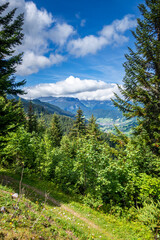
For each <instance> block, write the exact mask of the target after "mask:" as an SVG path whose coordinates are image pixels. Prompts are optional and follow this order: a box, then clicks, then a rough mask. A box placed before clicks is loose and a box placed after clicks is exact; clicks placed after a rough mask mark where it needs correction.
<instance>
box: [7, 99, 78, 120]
mask: <svg viewBox="0 0 160 240" xmlns="http://www.w3.org/2000/svg"><path fill="white" fill-rule="evenodd" d="M7 98H8V99H14V98H15V99H17V100H19V97H15V96H12V95H8V96H7ZM20 99H21V101H22V105H23V107H24V110H25V111H26V112H27V111H28V106H29V103H30V100H26V99H24V98H20ZM31 102H32V104H33V108H34V111H35V112H36V113H37V114H38V115H39V114H40V113H44V114H54V113H56V114H58V115H63V116H67V117H71V118H74V116H75V115H74V114H72V113H71V112H68V111H64V110H63V109H61V108H59V107H58V106H56V105H53V104H50V103H47V102H41V101H40V100H38V99H34V100H32V101H31Z"/></svg>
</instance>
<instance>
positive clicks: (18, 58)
mask: <svg viewBox="0 0 160 240" xmlns="http://www.w3.org/2000/svg"><path fill="white" fill-rule="evenodd" d="M8 6H9V3H5V4H3V5H0V95H1V96H5V95H6V94H14V95H17V94H18V93H20V94H22V93H24V92H23V91H22V90H21V89H20V87H21V86H23V85H24V84H25V80H23V81H19V82H16V81H15V76H14V73H15V72H16V67H17V65H19V64H21V62H22V53H20V54H17V55H16V54H14V53H15V50H16V49H15V47H16V46H18V45H20V44H21V43H22V39H23V33H22V25H23V19H24V16H23V14H20V15H19V16H17V17H15V12H16V8H15V9H13V10H11V11H9V12H8V11H7V10H8ZM6 11H7V13H6Z"/></svg>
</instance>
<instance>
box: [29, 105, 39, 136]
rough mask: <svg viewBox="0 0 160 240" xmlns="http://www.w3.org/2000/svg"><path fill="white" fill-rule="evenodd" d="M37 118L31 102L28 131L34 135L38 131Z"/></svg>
mask: <svg viewBox="0 0 160 240" xmlns="http://www.w3.org/2000/svg"><path fill="white" fill-rule="evenodd" d="M37 125H38V123H37V116H36V115H35V113H34V109H33V104H32V102H31V101H30V103H29V106H28V114H27V131H28V132H30V133H32V132H33V131H34V132H36V131H37Z"/></svg>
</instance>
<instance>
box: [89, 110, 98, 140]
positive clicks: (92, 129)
mask: <svg viewBox="0 0 160 240" xmlns="http://www.w3.org/2000/svg"><path fill="white" fill-rule="evenodd" d="M87 132H88V134H89V135H92V136H94V137H96V138H97V137H99V136H100V130H99V128H98V124H97V123H96V119H95V117H94V116H93V114H92V116H91V118H90V119H89V123H88V126H87Z"/></svg>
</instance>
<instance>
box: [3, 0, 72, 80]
mask: <svg viewBox="0 0 160 240" xmlns="http://www.w3.org/2000/svg"><path fill="white" fill-rule="evenodd" d="M2 2H3V3H5V2H7V0H2ZM9 2H10V5H9V8H10V9H13V8H15V7H17V8H18V9H17V12H16V14H17V15H18V14H19V13H20V12H23V13H24V25H23V32H24V39H23V44H22V45H20V46H19V47H17V48H16V51H17V52H24V56H23V62H22V65H20V66H18V67H17V74H18V75H21V76H25V75H29V74H32V73H36V72H38V71H39V70H40V69H42V68H45V67H50V66H52V65H54V64H57V63H60V62H61V61H64V59H65V57H63V56H61V55H60V54H58V50H57V49H55V47H54V50H53V46H51V45H50V43H51V41H52V42H53V43H56V44H57V45H59V46H62V45H63V44H64V43H65V42H66V41H67V39H68V38H69V36H70V35H72V34H73V33H74V29H73V27H72V26H71V25H69V24H67V23H65V22H59V20H58V19H56V18H54V17H53V15H52V14H51V13H49V12H47V10H46V9H38V8H37V6H36V5H35V3H34V2H32V1H27V2H26V1H24V0H9ZM46 55H49V57H46Z"/></svg>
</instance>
